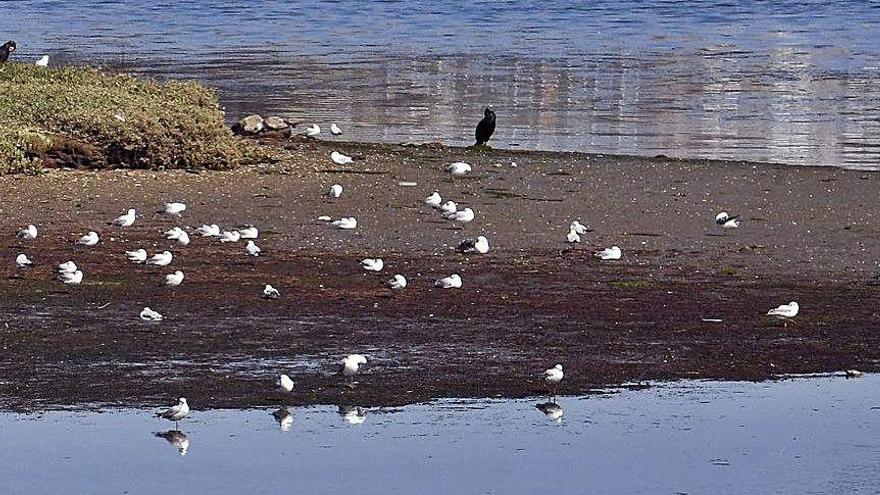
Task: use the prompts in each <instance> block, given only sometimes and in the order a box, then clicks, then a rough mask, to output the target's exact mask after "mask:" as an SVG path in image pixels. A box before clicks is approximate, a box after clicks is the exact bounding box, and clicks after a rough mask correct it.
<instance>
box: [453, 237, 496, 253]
mask: <svg viewBox="0 0 880 495" xmlns="http://www.w3.org/2000/svg"><path fill="white" fill-rule="evenodd" d="M455 250H456V251H458V252H459V253H479V254H486V253H488V252H489V239H486V237H484V236H479V237H477V238H476V240H474V239H465V240H463V241H461V242H460V243H459V244H458V247H456V248H455Z"/></svg>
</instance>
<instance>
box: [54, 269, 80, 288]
mask: <svg viewBox="0 0 880 495" xmlns="http://www.w3.org/2000/svg"><path fill="white" fill-rule="evenodd" d="M58 280H59V281H61V283H63V284H67V285H79V284H81V283H82V281H83V272H82V271H80V270H76V271H73V272H61V273H59V274H58Z"/></svg>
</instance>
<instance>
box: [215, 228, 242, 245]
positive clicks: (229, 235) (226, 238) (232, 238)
mask: <svg viewBox="0 0 880 495" xmlns="http://www.w3.org/2000/svg"><path fill="white" fill-rule="evenodd" d="M239 239H241V233H240V232H238V231H237V230H224V231H223V233H222V234H220V242H223V243H226V242H238V241H239Z"/></svg>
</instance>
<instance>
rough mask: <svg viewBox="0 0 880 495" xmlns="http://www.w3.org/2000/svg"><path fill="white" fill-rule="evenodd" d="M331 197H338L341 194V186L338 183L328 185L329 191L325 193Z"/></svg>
mask: <svg viewBox="0 0 880 495" xmlns="http://www.w3.org/2000/svg"><path fill="white" fill-rule="evenodd" d="M327 195H329V196H330V197H331V198H338V197H339V196H342V186H340V185H339V184H333V185H332V186H330V191H329V192H328V193H327Z"/></svg>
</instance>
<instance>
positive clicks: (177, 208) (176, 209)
mask: <svg viewBox="0 0 880 495" xmlns="http://www.w3.org/2000/svg"><path fill="white" fill-rule="evenodd" d="M162 211H163V213H165V214H166V215H173V216H177V217H179V216H180V215H181V214H182V213H183V212H184V211H186V204H184V203H165V209H164V210H162Z"/></svg>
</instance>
